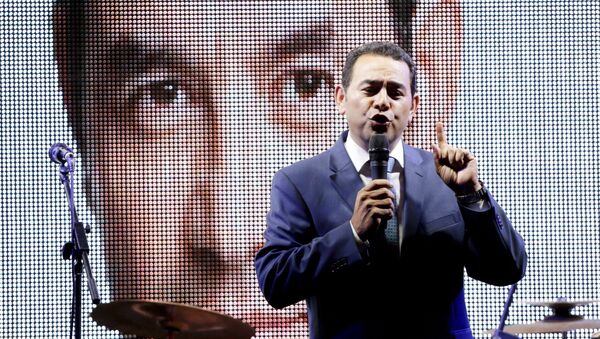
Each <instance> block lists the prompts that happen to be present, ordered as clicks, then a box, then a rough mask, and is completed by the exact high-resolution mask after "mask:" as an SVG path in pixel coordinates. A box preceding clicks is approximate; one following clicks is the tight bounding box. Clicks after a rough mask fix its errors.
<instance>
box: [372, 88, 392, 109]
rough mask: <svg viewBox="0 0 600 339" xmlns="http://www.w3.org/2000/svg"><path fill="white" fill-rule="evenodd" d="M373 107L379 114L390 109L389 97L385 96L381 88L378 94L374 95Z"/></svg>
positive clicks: (385, 91) (385, 93) (384, 91)
mask: <svg viewBox="0 0 600 339" xmlns="http://www.w3.org/2000/svg"><path fill="white" fill-rule="evenodd" d="M374 107H375V109H377V110H379V111H381V112H385V111H387V110H389V109H390V97H389V96H388V95H387V90H386V89H385V88H381V90H380V91H379V93H377V94H376V95H375V98H374Z"/></svg>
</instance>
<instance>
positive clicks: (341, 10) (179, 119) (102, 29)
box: [79, 1, 396, 336]
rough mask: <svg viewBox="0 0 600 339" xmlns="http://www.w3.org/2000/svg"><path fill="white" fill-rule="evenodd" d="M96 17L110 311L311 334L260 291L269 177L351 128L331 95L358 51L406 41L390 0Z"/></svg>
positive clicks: (89, 71) (171, 8)
mask: <svg viewBox="0 0 600 339" xmlns="http://www.w3.org/2000/svg"><path fill="white" fill-rule="evenodd" d="M87 14H88V17H87V24H88V28H87V31H86V42H87V50H86V54H87V62H86V65H85V71H86V74H85V79H86V80H87V81H86V87H85V93H86V97H85V100H86V101H85V103H86V114H84V116H83V117H82V118H81V119H82V120H81V124H80V126H81V130H80V134H81V135H82V140H79V142H80V144H81V145H82V146H85V148H84V149H85V150H86V153H85V155H84V156H85V161H84V165H85V166H86V167H85V169H86V171H87V173H86V180H87V190H88V196H89V199H90V202H91V205H92V206H93V207H94V208H96V209H97V211H96V212H97V215H98V216H99V217H100V218H101V219H102V220H101V221H102V229H103V235H104V239H105V250H104V251H105V253H106V257H107V259H106V260H107V263H108V265H109V273H110V281H111V291H112V296H113V297H112V299H124V298H139V299H154V300H167V301H172V302H181V303H190V304H194V305H199V306H200V307H206V308H210V309H212V310H215V311H218V312H223V313H226V314H230V315H233V316H236V317H239V318H242V319H244V320H246V321H248V322H250V323H251V324H252V325H253V326H255V327H257V328H258V330H259V333H263V334H265V333H267V332H268V328H270V327H272V326H274V325H278V326H279V325H285V326H295V325H296V324H302V323H303V322H304V321H305V319H304V308H303V307H292V308H289V309H287V310H285V311H280V312H277V313H275V311H273V310H272V309H271V307H270V306H268V305H267V304H266V302H265V301H264V299H263V298H262V295H261V294H260V291H259V289H258V286H257V283H256V278H255V273H254V265H253V258H254V254H255V252H256V249H257V248H258V247H259V246H260V244H261V241H262V232H263V230H264V228H265V225H264V215H265V214H266V212H267V208H268V195H269V185H270V179H271V176H272V174H273V173H274V171H275V170H276V169H278V168H280V167H282V166H283V165H286V164H289V163H291V162H292V161H295V160H299V159H301V158H304V157H307V156H309V155H313V154H315V153H317V152H319V151H321V150H324V149H325V148H326V147H327V146H329V145H331V143H332V141H333V140H335V137H336V136H337V134H338V132H339V131H340V130H341V129H343V127H344V121H343V119H340V118H339V116H337V115H336V114H335V101H334V89H333V85H334V83H336V82H339V76H340V74H341V66H342V61H343V58H344V55H345V54H346V52H347V51H348V50H350V49H352V48H354V47H356V46H358V45H359V44H361V43H364V42H368V41H373V40H387V41H393V40H394V39H395V36H396V35H395V32H394V30H393V25H392V21H393V19H392V15H391V13H390V11H389V9H388V4H387V1H367V2H365V1H357V2H356V3H352V2H342V3H339V2H334V1H313V2H309V3H307V2H306V1H302V2H293V1H292V2H286V3H285V4H283V3H282V2H278V1H273V2H269V1H256V2H246V1H239V2H233V1H223V3H214V4H209V3H207V2H206V1H197V2H193V1H184V2H175V3H174V2H172V1H156V2H149V1H145V2H131V3H130V2H119V3H114V2H109V3H106V4H104V3H102V2H99V1H91V2H89V5H88V12H87ZM282 152H285V153H286V154H289V155H288V156H287V157H282V156H281V154H282ZM302 326H304V325H302ZM274 333H276V332H274ZM274 335H275V336H277V335H276V334H274Z"/></svg>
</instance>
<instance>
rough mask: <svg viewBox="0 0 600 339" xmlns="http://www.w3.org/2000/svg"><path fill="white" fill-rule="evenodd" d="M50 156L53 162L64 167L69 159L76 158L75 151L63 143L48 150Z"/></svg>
mask: <svg viewBox="0 0 600 339" xmlns="http://www.w3.org/2000/svg"><path fill="white" fill-rule="evenodd" d="M48 156H49V157H50V160H52V161H53V162H55V163H57V164H61V165H62V164H64V163H65V162H67V159H68V158H73V157H75V154H73V150H72V149H70V148H69V146H67V145H65V144H62V143H57V144H54V145H52V147H50V149H49V150H48Z"/></svg>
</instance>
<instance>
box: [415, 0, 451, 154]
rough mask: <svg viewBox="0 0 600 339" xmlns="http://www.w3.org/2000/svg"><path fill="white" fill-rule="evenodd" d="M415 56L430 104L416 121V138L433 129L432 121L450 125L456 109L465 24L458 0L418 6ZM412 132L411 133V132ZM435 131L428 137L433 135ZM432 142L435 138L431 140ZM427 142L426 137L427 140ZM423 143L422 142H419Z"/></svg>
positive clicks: (425, 102)
mask: <svg viewBox="0 0 600 339" xmlns="http://www.w3.org/2000/svg"><path fill="white" fill-rule="evenodd" d="M413 32H414V39H413V42H414V56H415V59H416V62H417V65H418V68H419V73H418V75H417V78H418V79H420V80H418V81H419V85H424V86H423V87H424V88H421V91H422V94H423V93H427V94H429V95H427V96H426V97H425V96H424V97H423V99H424V101H423V103H424V104H425V105H426V106H427V110H426V111H427V116H426V117H423V116H421V117H420V118H419V119H417V120H413V124H412V128H413V129H414V130H415V132H414V133H415V134H414V136H413V137H422V136H423V135H424V134H425V133H428V132H425V131H430V130H432V127H431V126H430V123H429V122H431V121H433V122H435V121H441V122H443V123H444V125H448V124H449V121H450V119H451V117H452V113H453V112H454V107H455V101H456V95H457V93H458V82H459V78H460V73H461V64H462V63H461V49H462V44H463V24H462V16H461V9H460V3H459V1H458V0H448V1H437V2H436V3H435V4H433V5H432V4H431V2H427V4H423V3H421V4H420V5H418V6H417V9H416V15H415V18H414V28H413ZM409 134H410V133H409ZM433 137H434V135H433V133H429V134H428V135H427V137H426V138H427V139H431V138H433ZM431 141H433V139H432V140H431ZM424 142H425V143H426V144H428V143H427V140H424ZM419 144H420V142H419Z"/></svg>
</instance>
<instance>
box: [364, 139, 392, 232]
mask: <svg viewBox="0 0 600 339" xmlns="http://www.w3.org/2000/svg"><path fill="white" fill-rule="evenodd" d="M389 158H390V142H389V140H388V138H387V136H386V135H385V134H383V133H373V134H372V135H371V137H370V138H369V165H370V166H371V179H373V180H375V179H387V168H388V159H389ZM379 227H380V229H383V230H385V228H386V227H387V220H381V222H380V223H379Z"/></svg>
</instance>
